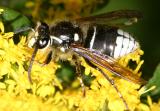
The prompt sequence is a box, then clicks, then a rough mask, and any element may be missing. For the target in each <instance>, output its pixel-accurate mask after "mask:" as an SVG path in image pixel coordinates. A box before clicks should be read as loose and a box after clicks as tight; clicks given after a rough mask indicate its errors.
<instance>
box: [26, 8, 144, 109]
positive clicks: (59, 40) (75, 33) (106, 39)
mask: <svg viewBox="0 0 160 111" xmlns="http://www.w3.org/2000/svg"><path fill="white" fill-rule="evenodd" d="M141 17H142V15H141V13H139V12H138V11H135V10H117V11H112V12H108V13H103V14H100V15H95V16H89V17H83V18H78V19H75V20H72V21H66V20H65V21H59V22H58V23H56V24H54V25H52V26H50V27H49V25H47V24H46V23H43V22H41V23H38V25H37V27H36V29H35V34H34V36H33V37H32V38H31V39H30V42H29V44H30V45H32V46H33V47H34V51H33V54H32V57H31V60H30V65H29V68H28V78H29V81H30V82H31V83H32V79H31V70H32V65H33V62H34V58H35V56H36V53H37V51H38V49H44V48H46V47H49V49H50V50H49V53H48V55H47V57H46V60H45V61H44V63H45V64H48V63H49V62H50V61H51V60H54V61H56V60H67V58H68V57H72V59H73V60H74V61H75V62H74V64H75V66H76V70H77V73H78V75H79V77H81V76H82V75H81V72H80V68H79V67H80V66H81V64H80V61H79V58H80V57H83V58H84V59H86V60H88V61H89V62H90V63H91V64H92V65H94V66H95V67H96V69H97V70H99V71H100V72H101V73H102V75H103V76H104V77H105V78H106V79H107V80H108V81H109V82H110V84H111V85H112V86H113V87H114V88H115V90H116V91H117V93H118V94H119V97H120V98H121V99H122V101H123V102H124V104H125V107H126V109H127V110H128V109H129V107H128V105H127V102H126V100H125V99H124V97H123V95H122V94H121V93H120V91H119V90H118V88H117V86H116V85H115V84H114V81H113V80H112V79H110V78H109V77H108V75H107V74H106V73H105V72H104V71H102V68H105V69H107V70H109V71H111V72H112V73H113V74H115V75H117V76H119V77H120V78H123V79H126V80H128V81H131V82H133V83H136V84H145V83H146V81H145V80H143V79H142V78H139V77H138V76H136V75H135V74H132V72H131V71H130V70H128V69H126V68H124V67H122V66H121V65H119V64H118V62H117V58H120V57H122V56H124V55H126V54H128V53H132V52H133V51H135V50H136V49H137V48H139V47H140V45H139V43H138V42H137V41H136V40H135V39H134V38H133V37H132V36H131V35H130V34H129V33H128V32H125V31H123V30H122V29H121V27H123V26H127V25H132V24H133V23H134V22H137V20H138V19H140V18H141ZM119 20H120V21H119ZM118 21H119V22H118ZM31 41H32V42H31ZM80 83H81V86H82V89H83V92H84V95H85V88H84V83H83V80H82V79H80Z"/></svg>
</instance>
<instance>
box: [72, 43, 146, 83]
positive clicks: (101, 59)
mask: <svg viewBox="0 0 160 111" xmlns="http://www.w3.org/2000/svg"><path fill="white" fill-rule="evenodd" d="M71 49H72V50H73V51H74V52H76V53H78V54H79V55H81V56H82V57H84V58H86V59H88V60H89V61H91V62H92V63H94V64H96V65H97V67H103V68H105V69H107V70H109V71H111V72H112V73H114V74H115V75H117V76H119V77H121V78H123V79H125V80H128V81H131V82H134V83H136V84H145V83H146V81H145V80H143V79H141V78H140V77H138V76H137V75H136V74H133V73H132V72H131V71H130V70H128V69H126V68H124V67H122V66H121V65H119V64H118V63H117V62H116V61H115V59H113V58H112V57H110V56H107V55H103V54H100V53H98V52H95V51H91V50H89V49H86V48H83V47H80V46H76V45H72V46H71Z"/></svg>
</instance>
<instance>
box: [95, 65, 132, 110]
mask: <svg viewBox="0 0 160 111" xmlns="http://www.w3.org/2000/svg"><path fill="white" fill-rule="evenodd" d="M97 69H98V70H99V71H100V72H101V74H102V75H103V76H104V77H105V78H106V79H107V80H108V81H109V83H110V84H111V85H112V86H113V87H114V89H115V90H116V92H117V93H118V95H119V97H120V98H121V99H122V101H123V103H124V105H125V107H126V110H127V111H129V107H128V104H127V102H126V100H125V99H124V97H123V95H122V94H121V92H120V91H119V90H118V88H117V86H116V85H115V83H114V81H113V80H112V79H110V78H109V77H108V75H107V74H105V73H104V72H103V71H102V70H101V69H100V68H97Z"/></svg>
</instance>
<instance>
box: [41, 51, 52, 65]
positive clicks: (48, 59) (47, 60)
mask: <svg viewBox="0 0 160 111" xmlns="http://www.w3.org/2000/svg"><path fill="white" fill-rule="evenodd" d="M51 60H52V51H50V52H49V53H48V55H47V58H46V59H45V61H44V63H43V64H44V65H46V64H49V63H50V61H51Z"/></svg>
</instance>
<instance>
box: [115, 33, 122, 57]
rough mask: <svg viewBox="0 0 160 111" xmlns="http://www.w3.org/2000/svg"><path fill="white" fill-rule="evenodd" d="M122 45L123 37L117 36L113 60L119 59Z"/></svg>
mask: <svg viewBox="0 0 160 111" xmlns="http://www.w3.org/2000/svg"><path fill="white" fill-rule="evenodd" d="M122 43H123V36H118V37H117V39H116V44H117V45H116V46H115V49H114V58H117V57H119V55H120V52H121V49H122Z"/></svg>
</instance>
